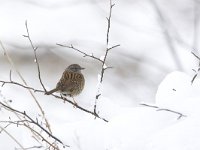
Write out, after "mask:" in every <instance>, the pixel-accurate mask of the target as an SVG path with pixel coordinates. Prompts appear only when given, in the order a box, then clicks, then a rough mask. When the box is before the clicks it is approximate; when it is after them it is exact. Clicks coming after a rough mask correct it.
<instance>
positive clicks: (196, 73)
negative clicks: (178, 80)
mask: <svg viewBox="0 0 200 150" xmlns="http://www.w3.org/2000/svg"><path fill="white" fill-rule="evenodd" d="M191 53H192V55H193V56H194V57H195V58H197V59H198V61H199V65H198V69H197V70H195V69H192V70H193V71H194V72H195V75H194V76H193V78H192V80H191V84H193V82H194V80H195V79H196V78H197V76H198V74H199V71H200V57H199V56H197V55H196V54H195V53H194V52H191Z"/></svg>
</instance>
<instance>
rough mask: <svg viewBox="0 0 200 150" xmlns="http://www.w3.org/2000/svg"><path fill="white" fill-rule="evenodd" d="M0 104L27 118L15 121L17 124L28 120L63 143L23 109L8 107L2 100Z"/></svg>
mask: <svg viewBox="0 0 200 150" xmlns="http://www.w3.org/2000/svg"><path fill="white" fill-rule="evenodd" d="M0 105H2V106H3V107H4V108H5V109H8V110H10V111H12V112H16V113H18V114H20V115H22V116H24V117H25V118H27V119H28V120H21V121H18V122H16V123H17V124H18V125H19V123H20V122H24V121H27V122H29V123H32V124H34V125H36V126H37V127H39V128H40V129H41V130H42V131H44V132H45V133H46V134H47V135H48V136H50V137H51V138H53V139H54V140H56V141H58V142H59V143H60V144H62V145H64V144H63V142H62V141H61V140H60V139H58V138H57V137H55V136H54V135H53V134H52V133H51V132H49V131H48V130H46V129H45V128H44V127H43V126H41V125H40V124H39V123H38V122H37V121H35V120H34V119H32V118H31V117H30V116H29V115H28V114H27V113H26V112H25V111H24V112H21V111H19V110H17V109H14V108H12V107H10V106H7V105H5V104H4V103H2V102H0ZM23 125H24V124H23ZM66 146H67V145H66ZM67 147H69V146H67Z"/></svg>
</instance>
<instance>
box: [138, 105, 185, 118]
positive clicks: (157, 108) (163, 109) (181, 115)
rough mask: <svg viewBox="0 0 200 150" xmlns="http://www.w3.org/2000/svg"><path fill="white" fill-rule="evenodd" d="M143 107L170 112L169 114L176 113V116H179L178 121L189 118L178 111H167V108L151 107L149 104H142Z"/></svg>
mask: <svg viewBox="0 0 200 150" xmlns="http://www.w3.org/2000/svg"><path fill="white" fill-rule="evenodd" d="M140 105H142V106H146V107H151V108H156V111H168V112H171V113H174V114H177V115H178V118H177V120H179V119H181V118H182V117H187V116H186V115H184V114H182V113H180V112H177V111H174V110H171V109H167V108H159V107H158V106H155V105H149V104H144V103H142V104H140Z"/></svg>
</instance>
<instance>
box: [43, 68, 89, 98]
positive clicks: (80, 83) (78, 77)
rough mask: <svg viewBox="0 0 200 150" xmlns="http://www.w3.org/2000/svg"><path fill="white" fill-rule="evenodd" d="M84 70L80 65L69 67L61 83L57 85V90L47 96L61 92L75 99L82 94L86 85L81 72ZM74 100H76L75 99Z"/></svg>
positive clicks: (51, 91)
mask: <svg viewBox="0 0 200 150" xmlns="http://www.w3.org/2000/svg"><path fill="white" fill-rule="evenodd" d="M82 69H85V68H82V67H81V66H80V65H78V64H72V65H70V66H68V67H67V68H66V69H65V71H64V72H63V74H62V77H61V78H60V80H59V82H58V83H57V85H56V88H55V89H53V90H50V91H48V92H46V94H47V95H50V94H52V93H54V92H60V93H61V94H63V95H65V96H70V97H72V98H73V97H74V96H76V95H78V94H80V93H81V92H82V90H83V88H84V85H85V79H84V76H83V74H82V73H81V70H82ZM73 100H74V99H73Z"/></svg>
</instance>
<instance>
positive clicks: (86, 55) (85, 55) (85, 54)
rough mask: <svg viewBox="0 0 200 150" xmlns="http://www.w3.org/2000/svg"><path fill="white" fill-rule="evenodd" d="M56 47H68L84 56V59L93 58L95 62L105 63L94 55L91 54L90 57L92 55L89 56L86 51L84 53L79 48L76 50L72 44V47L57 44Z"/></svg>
mask: <svg viewBox="0 0 200 150" xmlns="http://www.w3.org/2000/svg"><path fill="white" fill-rule="evenodd" d="M56 45H58V46H61V47H67V48H70V49H73V50H75V51H77V52H79V53H81V54H83V57H90V58H93V59H95V60H97V61H99V62H101V63H103V61H102V60H101V59H99V58H98V57H96V56H94V55H93V54H91V55H90V54H87V53H85V52H84V51H82V50H80V49H78V48H75V47H74V46H73V45H72V44H71V45H70V46H68V45H63V44H58V43H56Z"/></svg>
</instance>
